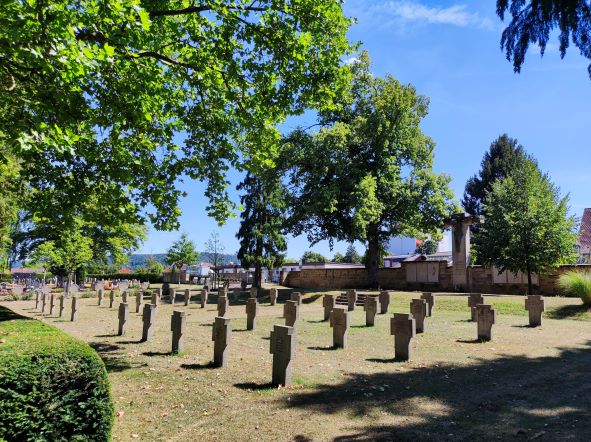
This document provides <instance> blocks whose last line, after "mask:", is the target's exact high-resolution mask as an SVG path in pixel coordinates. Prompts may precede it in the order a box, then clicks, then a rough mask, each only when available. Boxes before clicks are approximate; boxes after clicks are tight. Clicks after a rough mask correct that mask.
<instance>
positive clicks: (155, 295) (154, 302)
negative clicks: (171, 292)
mask: <svg viewBox="0 0 591 442" xmlns="http://www.w3.org/2000/svg"><path fill="white" fill-rule="evenodd" d="M159 301H160V297H159V296H158V291H157V290H156V291H155V292H153V293H152V300H151V302H152V305H158V302H159Z"/></svg>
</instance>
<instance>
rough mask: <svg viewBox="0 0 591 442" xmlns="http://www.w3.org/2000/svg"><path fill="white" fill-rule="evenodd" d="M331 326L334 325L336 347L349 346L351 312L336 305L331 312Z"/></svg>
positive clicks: (333, 340) (333, 334)
mask: <svg viewBox="0 0 591 442" xmlns="http://www.w3.org/2000/svg"><path fill="white" fill-rule="evenodd" d="M330 326H331V327H332V345H333V347H334V348H347V335H348V334H349V312H348V311H347V309H345V308H342V307H335V308H334V309H333V310H332V311H331V312H330Z"/></svg>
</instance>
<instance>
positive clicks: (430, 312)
mask: <svg viewBox="0 0 591 442" xmlns="http://www.w3.org/2000/svg"><path fill="white" fill-rule="evenodd" d="M421 299H424V300H425V301H427V316H433V306H434V305H435V296H433V293H431V292H423V294H422V295H421Z"/></svg>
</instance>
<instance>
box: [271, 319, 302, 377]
mask: <svg viewBox="0 0 591 442" xmlns="http://www.w3.org/2000/svg"><path fill="white" fill-rule="evenodd" d="M295 348H296V343H295V330H294V328H293V327H288V326H286V325H275V326H273V331H271V340H270V352H271V354H272V355H273V376H272V381H271V382H272V384H273V385H283V386H288V385H291V361H292V359H293V358H294V357H295Z"/></svg>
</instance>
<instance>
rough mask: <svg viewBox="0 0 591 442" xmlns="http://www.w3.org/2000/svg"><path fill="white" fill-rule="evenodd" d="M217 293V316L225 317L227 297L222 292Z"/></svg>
mask: <svg viewBox="0 0 591 442" xmlns="http://www.w3.org/2000/svg"><path fill="white" fill-rule="evenodd" d="M218 293H220V294H219V295H218V316H220V317H225V316H226V312H227V311H228V297H227V296H226V295H225V294H224V293H223V292H218Z"/></svg>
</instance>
